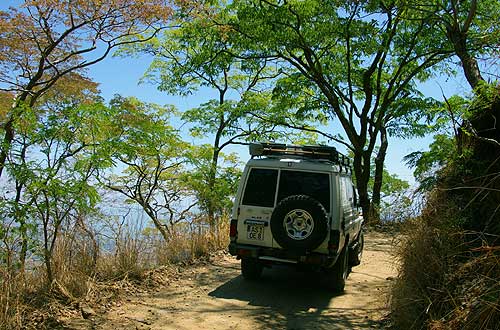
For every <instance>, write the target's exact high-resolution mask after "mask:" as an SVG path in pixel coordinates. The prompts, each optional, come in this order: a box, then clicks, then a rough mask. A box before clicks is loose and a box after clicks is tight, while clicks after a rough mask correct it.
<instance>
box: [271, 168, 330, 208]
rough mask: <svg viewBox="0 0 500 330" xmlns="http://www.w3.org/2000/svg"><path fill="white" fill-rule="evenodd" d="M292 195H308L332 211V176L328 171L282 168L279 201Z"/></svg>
mask: <svg viewBox="0 0 500 330" xmlns="http://www.w3.org/2000/svg"><path fill="white" fill-rule="evenodd" d="M292 195H307V196H310V197H312V198H314V199H316V200H317V201H318V202H320V203H321V205H323V207H324V208H325V210H326V211H327V212H329V211H330V176H329V175H328V174H327V173H313V172H302V171H288V170H282V171H281V174H280V184H279V190H278V201H280V200H282V199H283V198H286V197H288V196H292Z"/></svg>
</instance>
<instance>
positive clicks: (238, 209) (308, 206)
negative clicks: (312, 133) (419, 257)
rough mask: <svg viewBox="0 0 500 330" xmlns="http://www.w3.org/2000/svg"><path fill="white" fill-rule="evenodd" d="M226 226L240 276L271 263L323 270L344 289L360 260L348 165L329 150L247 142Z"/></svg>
mask: <svg viewBox="0 0 500 330" xmlns="http://www.w3.org/2000/svg"><path fill="white" fill-rule="evenodd" d="M249 147H250V155H251V156H252V159H250V160H249V161H248V163H247V164H246V166H245V169H244V171H243V174H242V177H241V181H240V185H239V187H238V192H237V194H236V197H235V201H234V207H233V211H232V218H231V225H230V240H231V242H230V245H229V252H230V253H231V255H233V256H236V257H237V258H238V259H241V272H242V275H243V277H244V278H245V279H257V278H259V277H260V275H261V273H262V270H263V267H265V266H266V267H268V266H272V265H273V264H287V265H295V266H306V267H310V268H317V269H320V270H322V271H323V272H325V273H326V275H327V277H326V278H327V283H328V286H329V287H330V288H331V289H332V290H334V291H336V292H341V291H343V290H344V286H345V281H346V279H347V276H348V274H349V272H350V269H351V267H353V266H356V265H358V264H359V263H360V262H361V255H362V251H363V231H362V224H363V218H362V216H361V215H360V212H358V202H357V196H356V190H355V189H354V186H353V184H352V180H351V173H352V171H351V167H350V160H349V159H348V158H347V157H346V156H344V155H342V154H341V153H339V152H338V151H337V150H336V149H335V148H334V147H328V146H295V145H285V144H277V143H254V144H250V146H249Z"/></svg>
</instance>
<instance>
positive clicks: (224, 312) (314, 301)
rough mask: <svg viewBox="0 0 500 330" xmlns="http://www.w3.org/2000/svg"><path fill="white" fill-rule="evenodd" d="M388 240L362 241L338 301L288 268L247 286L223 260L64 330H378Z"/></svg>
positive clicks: (314, 278)
mask: <svg viewBox="0 0 500 330" xmlns="http://www.w3.org/2000/svg"><path fill="white" fill-rule="evenodd" d="M391 240H392V238H391V237H390V236H388V235H387V234H381V233H375V232H371V233H368V234H367V235H366V239H365V251H364V254H363V261H362V263H361V265H360V266H358V267H355V268H354V269H353V272H352V273H351V274H350V276H349V278H348V280H347V283H346V290H345V292H344V293H343V294H342V295H334V294H332V293H331V292H329V291H328V290H326V289H325V286H324V284H323V283H322V280H321V278H320V277H319V276H318V274H311V273H303V272H297V271H295V270H294V269H293V268H285V267H273V268H272V269H264V273H263V277H262V278H261V279H260V280H259V281H257V282H249V281H245V280H244V279H243V278H242V277H241V275H240V265H239V261H237V260H235V259H234V258H233V257H230V256H226V257H224V258H220V259H218V260H216V261H215V262H213V263H212V264H209V265H205V266H197V267H193V268H188V269H185V270H184V271H183V275H182V276H181V278H180V279H179V280H177V281H173V282H172V283H171V284H170V285H168V286H165V287H162V288H160V289H159V290H158V291H157V292H154V293H148V294H143V295H138V296H132V297H129V298H128V299H127V300H128V301H125V302H122V303H121V304H120V305H118V306H116V307H113V308H112V309H110V310H109V311H108V312H107V313H106V314H104V315H100V316H98V317H97V318H95V319H94V320H72V321H70V322H68V323H67V329H75V330H76V329H100V330H116V329H134V330H135V329H160V330H163V329H179V330H184V329H186V330H188V329H189V330H191V329H203V330H209V329H241V330H250V329H252V330H254V329H288V330H299V329H320V330H321V329H329V330H335V329H380V328H381V324H380V320H381V319H382V318H383V317H384V315H385V314H386V313H387V311H386V307H385V302H386V295H385V292H386V291H387V288H388V287H389V285H390V282H391V281H390V280H391V278H392V277H394V276H395V267H394V261H393V258H392V256H391V253H390V252H391V250H392V245H391Z"/></svg>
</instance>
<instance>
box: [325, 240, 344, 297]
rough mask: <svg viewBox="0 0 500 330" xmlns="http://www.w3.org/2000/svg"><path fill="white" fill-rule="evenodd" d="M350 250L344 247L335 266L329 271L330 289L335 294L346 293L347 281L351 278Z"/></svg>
mask: <svg viewBox="0 0 500 330" xmlns="http://www.w3.org/2000/svg"><path fill="white" fill-rule="evenodd" d="M348 261H349V249H348V248H347V247H344V248H343V249H342V252H340V255H339V257H338V258H337V261H336V262H335V265H333V267H332V268H329V269H327V272H326V273H327V276H328V279H327V280H328V282H327V283H328V288H329V289H330V290H332V291H333V292H335V293H342V292H344V288H345V281H346V280H347V277H348V276H349V262H348Z"/></svg>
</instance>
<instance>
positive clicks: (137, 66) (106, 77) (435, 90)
mask: <svg viewBox="0 0 500 330" xmlns="http://www.w3.org/2000/svg"><path fill="white" fill-rule="evenodd" d="M19 3H20V1H19V0H0V10H5V9H6V8H8V7H9V6H16V5H17V4H19ZM150 61H151V59H150V58H147V57H142V58H141V57H140V58H118V57H109V58H107V59H105V60H104V61H102V62H100V63H98V64H96V65H94V66H92V67H90V68H89V70H88V72H87V74H88V76H90V77H91V78H93V79H94V80H95V81H96V82H98V83H99V84H100V90H101V91H102V96H103V97H104V98H105V99H106V100H109V99H111V98H112V97H113V95H114V94H120V95H122V96H135V97H137V98H139V99H141V100H143V101H146V102H153V103H158V104H173V105H175V106H176V107H177V108H178V109H179V110H186V109H189V108H193V107H196V106H198V105H199V104H200V103H202V102H204V101H206V100H207V99H209V98H210V91H208V90H204V91H202V92H200V93H198V94H195V95H192V96H190V97H178V96H171V95H167V94H166V93H164V92H159V91H158V90H157V89H156V86H153V85H151V84H148V83H143V84H139V79H140V78H141V77H142V75H143V74H144V72H145V70H146V69H147V68H148V66H149V64H150ZM459 71H460V70H459ZM419 88H420V90H421V91H422V92H423V93H424V94H425V95H426V96H431V97H434V98H436V99H438V100H441V99H442V91H443V92H444V94H445V95H446V96H447V97H449V96H451V95H453V94H462V95H463V94H465V93H469V92H470V89H469V88H468V85H467V84H466V82H465V79H464V78H463V77H462V76H461V75H459V76H457V77H440V78H436V79H431V80H429V81H428V82H426V83H425V84H421V85H420V86H419ZM334 126H335V125H334ZM186 139H188V140H189V139H190V138H189V137H188V136H186ZM431 141H432V138H431V137H426V138H419V139H408V140H401V139H395V138H390V140H389V149H388V154H387V160H386V166H387V168H388V170H389V172H391V173H396V174H397V175H398V176H399V177H400V178H402V179H405V180H408V181H410V182H412V183H413V182H414V180H413V175H412V170H411V169H409V168H408V167H407V166H406V165H405V164H404V163H403V162H402V158H403V157H404V156H405V155H407V154H409V153H411V152H413V151H418V150H424V149H426V148H427V146H428V144H429V143H430V142H431ZM191 142H193V141H191ZM339 149H341V148H339ZM232 151H235V152H237V153H238V154H240V157H241V158H242V161H245V160H246V159H248V154H247V152H246V149H243V148H242V147H235V148H233V149H232Z"/></svg>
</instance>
